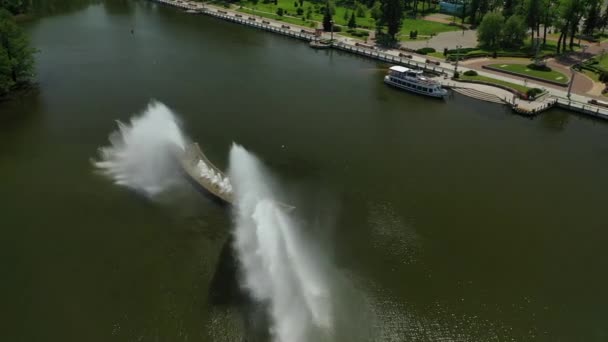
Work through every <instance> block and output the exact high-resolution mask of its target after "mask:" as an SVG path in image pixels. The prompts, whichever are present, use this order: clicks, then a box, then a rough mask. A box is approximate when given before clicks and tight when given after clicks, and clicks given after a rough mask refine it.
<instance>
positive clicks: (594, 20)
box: [583, 0, 602, 34]
mask: <svg viewBox="0 0 608 342" xmlns="http://www.w3.org/2000/svg"><path fill="white" fill-rule="evenodd" d="M601 12H602V3H601V1H597V0H594V1H590V3H589V6H588V8H587V15H586V18H585V26H584V28H583V33H585V34H593V31H595V29H597V28H599V27H600V25H601V21H602V17H601Z"/></svg>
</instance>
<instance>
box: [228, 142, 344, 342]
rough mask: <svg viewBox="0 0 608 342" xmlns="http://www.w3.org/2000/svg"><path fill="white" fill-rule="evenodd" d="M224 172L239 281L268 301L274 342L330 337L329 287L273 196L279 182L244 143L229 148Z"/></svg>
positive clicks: (309, 248)
mask: <svg viewBox="0 0 608 342" xmlns="http://www.w3.org/2000/svg"><path fill="white" fill-rule="evenodd" d="M229 177H230V179H231V181H232V184H233V186H234V194H235V208H234V210H235V223H236V228H235V231H234V234H235V249H236V252H237V255H238V258H239V261H240V263H241V266H242V273H243V274H242V277H243V283H244V284H243V285H244V287H245V288H246V289H247V290H248V291H249V293H250V294H251V296H252V297H253V298H254V299H255V300H257V301H259V302H261V303H263V304H265V305H267V307H268V311H269V312H268V313H269V317H270V319H271V325H272V326H271V328H270V332H271V335H272V336H273V340H274V341H276V342H306V341H322V340H327V339H330V335H331V334H332V325H333V322H332V321H333V318H332V308H331V301H330V299H331V298H330V290H329V286H328V281H327V278H326V276H325V274H324V272H323V271H322V270H323V265H322V263H321V260H319V259H317V258H318V254H317V253H315V248H314V246H313V245H312V244H310V243H309V242H308V241H307V240H306V238H305V236H304V234H303V231H302V230H301V228H302V227H300V226H299V225H298V222H297V221H296V220H295V218H294V217H293V215H294V213H288V212H287V210H286V208H285V205H282V204H280V203H279V202H277V201H276V194H277V190H278V187H276V185H274V184H273V181H272V179H271V178H270V177H269V176H268V175H267V173H266V172H265V171H264V169H263V166H262V165H261V163H260V162H259V161H258V160H257V159H256V158H255V157H254V156H253V155H252V154H250V153H248V152H247V151H246V150H245V149H244V148H243V147H241V146H239V145H236V144H235V145H233V146H232V149H231V151H230V170H229Z"/></svg>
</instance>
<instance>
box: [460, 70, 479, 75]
mask: <svg viewBox="0 0 608 342" xmlns="http://www.w3.org/2000/svg"><path fill="white" fill-rule="evenodd" d="M462 74H463V75H465V76H477V71H475V70H467V71H465V72H464V73H462Z"/></svg>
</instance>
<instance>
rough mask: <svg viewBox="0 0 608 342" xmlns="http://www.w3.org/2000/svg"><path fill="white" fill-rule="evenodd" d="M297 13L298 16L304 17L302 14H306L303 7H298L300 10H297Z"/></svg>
mask: <svg viewBox="0 0 608 342" xmlns="http://www.w3.org/2000/svg"><path fill="white" fill-rule="evenodd" d="M296 13H297V14H298V15H302V14H304V9H303V8H302V7H298V9H297V10H296Z"/></svg>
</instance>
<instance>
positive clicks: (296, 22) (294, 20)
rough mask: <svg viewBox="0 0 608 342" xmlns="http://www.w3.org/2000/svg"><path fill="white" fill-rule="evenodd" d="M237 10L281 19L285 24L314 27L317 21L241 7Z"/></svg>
mask: <svg viewBox="0 0 608 342" xmlns="http://www.w3.org/2000/svg"><path fill="white" fill-rule="evenodd" d="M238 11H239V12H242V13H247V14H254V15H257V16H260V17H264V18H269V19H274V20H277V21H283V22H285V23H286V24H294V25H300V26H305V27H311V28H315V27H316V26H317V23H316V22H314V21H310V20H307V21H303V20H302V19H301V18H294V17H287V16H279V15H277V14H271V13H260V12H257V11H255V12H254V11H253V10H250V9H248V8H241V9H239V10H238Z"/></svg>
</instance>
